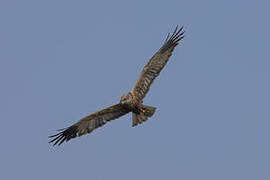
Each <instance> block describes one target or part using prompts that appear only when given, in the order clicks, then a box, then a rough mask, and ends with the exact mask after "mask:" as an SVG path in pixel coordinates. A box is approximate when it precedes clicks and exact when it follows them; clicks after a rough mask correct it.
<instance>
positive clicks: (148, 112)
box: [132, 105, 156, 127]
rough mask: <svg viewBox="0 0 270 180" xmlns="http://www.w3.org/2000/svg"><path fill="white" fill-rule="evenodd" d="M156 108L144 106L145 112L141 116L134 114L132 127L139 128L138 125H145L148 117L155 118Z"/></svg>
mask: <svg viewBox="0 0 270 180" xmlns="http://www.w3.org/2000/svg"><path fill="white" fill-rule="evenodd" d="M155 111H156V108H155V107H152V106H147V105H143V112H141V113H140V114H137V113H132V126H133V127H134V126H137V125H138V124H141V123H143V122H144V121H147V120H148V117H151V116H153V114H154V113H155Z"/></svg>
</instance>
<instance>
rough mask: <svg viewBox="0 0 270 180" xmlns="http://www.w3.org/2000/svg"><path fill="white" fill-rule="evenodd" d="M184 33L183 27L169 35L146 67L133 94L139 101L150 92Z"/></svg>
mask: <svg viewBox="0 0 270 180" xmlns="http://www.w3.org/2000/svg"><path fill="white" fill-rule="evenodd" d="M183 37H184V31H183V27H181V28H180V29H178V26H177V27H176V28H175V30H174V32H173V34H172V35H171V36H170V33H169V34H168V36H167V38H166V40H165V42H164V44H163V45H162V47H161V48H160V49H159V50H158V52H157V53H156V54H154V56H153V57H152V58H151V59H150V61H149V62H148V63H147V65H146V66H144V68H143V71H142V73H141V76H140V77H139V79H138V81H137V82H136V84H135V86H134V88H133V90H132V91H133V92H134V93H135V95H136V96H137V97H138V99H141V100H142V99H143V98H144V97H145V95H146V93H147V92H148V91H149V89H150V86H151V84H152V83H153V81H154V79H155V78H156V77H157V76H158V75H159V73H160V71H161V70H162V69H163V68H164V66H165V65H166V63H167V62H168V60H169V58H170V56H171V55H172V52H173V50H174V48H175V47H176V46H177V45H178V43H179V41H180V40H181V39H183Z"/></svg>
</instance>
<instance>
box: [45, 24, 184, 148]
mask: <svg viewBox="0 0 270 180" xmlns="http://www.w3.org/2000/svg"><path fill="white" fill-rule="evenodd" d="M183 38H184V31H183V27H181V28H178V26H176V28H175V30H174V32H173V33H172V35H170V33H168V35H167V37H166V40H165V42H164V43H163V45H162V46H161V48H160V49H159V50H158V51H157V52H156V53H155V54H154V56H153V57H152V58H151V59H150V60H149V62H148V63H147V64H146V66H144V68H143V70H142V73H141V75H140V77H139V79H138V80H137V82H136V84H135V86H134V88H133V89H132V90H131V91H130V92H129V93H127V94H124V95H123V96H122V97H121V100H120V102H119V103H117V104H114V105H112V106H109V107H107V108H105V109H103V110H100V111H97V112H95V113H93V114H90V115H88V116H86V117H84V118H82V119H81V120H79V121H78V122H77V123H75V124H73V125H72V126H70V127H68V128H64V129H60V130H59V131H60V132H59V133H57V134H55V135H52V136H49V138H52V140H51V141H50V142H49V143H53V144H54V145H57V144H58V145H61V144H62V143H63V142H64V141H69V140H70V139H72V138H76V137H79V136H82V135H84V134H87V133H91V132H92V131H93V130H94V129H96V128H98V127H101V126H102V125H104V124H106V123H107V122H108V121H111V120H114V119H117V118H119V117H121V116H123V115H125V114H127V113H129V112H132V121H133V122H132V126H136V125H138V124H141V123H143V122H145V121H147V119H148V118H150V117H151V116H152V115H153V114H154V113H155V110H156V108H155V107H152V106H147V105H144V104H143V98H144V97H145V95H146V93H147V92H148V91H149V88H150V86H151V84H152V83H153V81H154V79H155V78H156V77H157V76H158V75H159V73H160V71H161V70H162V69H163V68H164V66H165V65H166V63H167V62H168V60H169V58H170V56H171V55H172V52H173V50H174V48H175V47H176V46H177V45H178V43H179V41H180V40H181V39H183Z"/></svg>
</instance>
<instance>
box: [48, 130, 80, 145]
mask: <svg viewBox="0 0 270 180" xmlns="http://www.w3.org/2000/svg"><path fill="white" fill-rule="evenodd" d="M77 129H78V128H77V126H74V125H73V126H70V127H69V128H64V129H60V130H58V131H61V132H59V133H57V134H54V135H52V136H49V138H53V139H52V140H51V141H49V143H53V146H55V145H57V144H58V145H61V144H62V143H63V142H65V141H69V140H70V139H72V138H75V137H76V136H77Z"/></svg>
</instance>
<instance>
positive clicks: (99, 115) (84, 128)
mask: <svg viewBox="0 0 270 180" xmlns="http://www.w3.org/2000/svg"><path fill="white" fill-rule="evenodd" d="M129 112H130V111H129V110H128V109H126V108H125V107H123V106H122V105H121V104H120V103H118V104H114V105H112V106H110V107H107V108H105V109H103V110H101V111H97V112H95V113H93V114H90V115H88V116H86V117H84V118H82V119H81V120H80V121H78V122H77V123H75V124H74V125H72V126H70V127H68V128H65V129H61V130H60V131H61V132H59V133H57V134H55V135H52V136H49V138H53V139H52V140H51V141H50V142H49V143H54V144H53V145H57V144H58V145H61V144H62V143H63V142H64V141H69V140H70V139H72V138H76V137H79V136H82V135H84V134H87V133H91V132H92V131H93V130H94V129H96V128H98V127H101V126H103V125H104V124H106V123H107V122H108V121H111V120H114V119H117V118H119V117H120V116H123V115H125V114H127V113H129Z"/></svg>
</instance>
